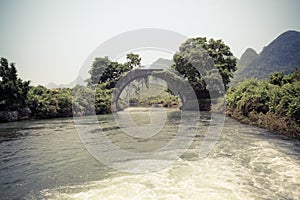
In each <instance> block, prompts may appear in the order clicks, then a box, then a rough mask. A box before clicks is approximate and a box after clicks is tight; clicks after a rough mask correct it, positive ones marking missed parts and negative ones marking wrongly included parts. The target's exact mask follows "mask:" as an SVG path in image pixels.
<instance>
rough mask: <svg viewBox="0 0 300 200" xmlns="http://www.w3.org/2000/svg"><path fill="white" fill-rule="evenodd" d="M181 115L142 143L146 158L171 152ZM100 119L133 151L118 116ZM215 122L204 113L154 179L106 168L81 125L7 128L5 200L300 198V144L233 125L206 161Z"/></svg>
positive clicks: (0, 136) (0, 179) (2, 167)
mask: <svg viewBox="0 0 300 200" xmlns="http://www.w3.org/2000/svg"><path fill="white" fill-rule="evenodd" d="M179 115H180V112H179V111H170V112H168V116H167V119H168V121H169V122H168V123H166V124H165V127H164V129H162V130H161V132H160V136H159V137H152V138H151V139H149V140H147V141H145V140H143V139H140V140H136V141H135V143H134V144H135V145H136V146H137V148H139V149H141V148H142V149H143V151H153V150H155V149H156V148H160V147H161V146H163V145H165V144H166V141H167V140H168V139H170V138H172V134H173V133H174V131H176V130H175V128H176V126H177V125H178V122H177V121H178V116H179ZM136 116H138V114H137V115H136ZM98 119H99V121H100V123H102V124H103V125H104V126H105V129H103V132H105V133H109V134H110V135H113V136H112V138H113V140H114V141H117V142H116V144H117V145H118V146H120V147H121V148H126V146H128V145H129V144H132V141H130V139H128V136H126V137H125V136H124V134H117V133H118V132H119V131H120V130H119V129H118V128H116V125H115V124H114V118H113V116H112V115H101V116H98ZM144 119H145V117H135V120H137V121H138V120H141V123H143V120H144ZM209 121H210V119H209V117H208V113H204V114H202V115H201V120H200V127H201V128H200V129H199V134H197V135H196V136H195V137H194V139H193V143H192V145H191V146H190V147H189V149H188V150H187V151H186V152H185V153H184V154H183V155H182V156H180V158H179V159H177V160H175V161H174V162H173V163H172V164H171V165H169V166H167V167H164V168H163V169H160V170H157V171H152V172H149V173H129V172H124V171H119V170H115V169H113V168H110V167H107V166H106V165H104V164H102V163H101V162H99V161H98V160H97V159H95V158H94V157H93V156H92V155H91V154H90V153H89V152H88V151H87V150H86V148H85V147H84V145H83V144H82V142H81V140H80V137H79V135H78V133H77V131H76V129H75V127H74V121H73V118H63V119H49V120H33V121H21V122H13V123H4V124H0V149H1V151H0V163H1V164H0V193H1V195H0V199H10V200H11V199H117V200H118V199H147V200H148V199H149V200H150V199H151V200H152V199H153V200H154V199H155V200H156V199H174V200H177V199H189V200H190V199H196V200H201V199H300V189H299V188H300V142H299V141H297V140H294V139H290V138H287V137H285V136H282V135H277V134H275V133H272V132H270V131H267V130H264V129H260V128H257V127H253V126H249V125H243V124H240V123H239V122H237V121H236V120H234V119H231V118H226V121H225V124H224V128H223V131H222V134H221V135H220V137H219V139H218V141H217V143H216V145H215V146H214V148H213V149H212V150H211V152H210V153H209V155H208V156H207V157H206V158H204V159H199V145H200V144H201V143H199V140H201V139H203V135H202V134H203V133H202V132H203V130H206V128H207V126H208V124H209V123H208V122H209ZM187 135H188V134H187ZM187 137H188V136H187ZM135 151H136V149H135ZM112 156H117V155H113V153H112Z"/></svg>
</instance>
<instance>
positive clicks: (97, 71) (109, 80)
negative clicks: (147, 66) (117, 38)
mask: <svg viewBox="0 0 300 200" xmlns="http://www.w3.org/2000/svg"><path fill="white" fill-rule="evenodd" d="M126 59H127V62H126V63H124V64H122V63H118V62H113V61H111V60H109V59H108V57H104V58H96V59H95V61H94V62H93V65H92V68H91V70H90V71H89V73H90V74H91V78H90V79H89V80H88V84H89V85H95V84H102V83H105V84H106V86H107V89H110V88H113V87H114V86H115V84H116V82H117V81H118V80H119V79H120V78H121V76H122V75H124V73H125V72H128V71H130V70H131V69H133V68H136V67H139V66H140V65H141V58H140V56H139V55H138V54H133V53H130V54H127V57H126Z"/></svg>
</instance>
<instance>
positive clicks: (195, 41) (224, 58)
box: [173, 37, 236, 99]
mask: <svg viewBox="0 0 300 200" xmlns="http://www.w3.org/2000/svg"><path fill="white" fill-rule="evenodd" d="M173 60H174V62H175V64H174V66H173V67H174V69H175V70H176V71H178V72H179V73H180V74H181V75H182V76H183V77H185V78H187V79H188V81H189V82H190V84H191V86H192V87H193V88H194V90H195V92H196V94H197V96H198V98H200V99H201V98H207V97H208V91H207V90H206V89H207V88H206V86H207V80H209V81H215V80H217V79H218V78H217V77H216V76H215V74H216V71H215V70H218V71H219V74H220V75H221V77H222V81H223V84H224V87H225V88H227V87H228V84H229V82H230V78H232V77H233V72H234V71H235V70H236V59H235V58H233V54H232V52H231V51H230V48H229V46H227V45H226V44H225V43H224V42H223V41H222V40H214V39H210V40H209V41H207V39H206V38H205V37H198V38H191V39H188V40H187V41H186V42H184V43H183V44H182V45H181V46H180V48H179V52H177V53H176V54H175V55H174V56H173ZM212 62H213V63H212ZM213 65H214V66H215V67H216V68H215V69H213V67H212V66H213ZM196 67H197V69H198V70H200V72H201V73H200V72H199V71H198V70H197V69H196ZM217 73H218V72H217ZM204 77H206V79H204Z"/></svg>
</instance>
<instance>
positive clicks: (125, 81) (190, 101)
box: [112, 69, 199, 111]
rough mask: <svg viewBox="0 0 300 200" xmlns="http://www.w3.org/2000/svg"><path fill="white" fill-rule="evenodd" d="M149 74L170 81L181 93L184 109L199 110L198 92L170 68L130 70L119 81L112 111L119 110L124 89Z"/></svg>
mask: <svg viewBox="0 0 300 200" xmlns="http://www.w3.org/2000/svg"><path fill="white" fill-rule="evenodd" d="M149 76H152V77H156V78H160V79H162V80H164V81H166V82H167V83H168V88H169V89H170V90H171V91H172V92H173V93H174V94H176V95H179V97H180V99H181V102H182V107H181V109H182V110H199V105H198V101H197V97H196V94H195V92H194V90H193V88H192V87H191V86H190V84H189V83H188V81H186V80H184V79H183V78H181V77H179V76H178V75H176V74H175V73H174V72H172V71H170V70H163V69H135V70H131V71H129V72H128V73H127V74H126V75H125V76H123V77H122V78H120V80H119V81H118V82H117V84H116V86H115V88H114V91H113V97H112V98H113V99H112V111H117V110H119V106H118V100H119V98H120V95H121V93H122V91H123V90H124V89H125V88H126V86H128V85H129V84H130V83H131V82H133V81H134V80H138V79H142V78H147V77H149Z"/></svg>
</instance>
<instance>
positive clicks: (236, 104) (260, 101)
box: [226, 69, 300, 127]
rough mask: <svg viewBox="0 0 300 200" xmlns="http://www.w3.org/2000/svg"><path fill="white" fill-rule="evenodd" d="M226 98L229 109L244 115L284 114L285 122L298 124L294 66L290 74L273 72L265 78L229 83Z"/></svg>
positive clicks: (299, 92) (299, 85)
mask: <svg viewBox="0 0 300 200" xmlns="http://www.w3.org/2000/svg"><path fill="white" fill-rule="evenodd" d="M226 100H227V106H228V108H229V110H230V111H231V112H234V113H238V114H240V115H242V116H244V117H250V118H251V115H252V116H253V115H260V116H261V117H262V116H264V115H268V116H270V115H276V116H277V117H287V118H286V119H285V121H286V123H292V121H294V122H295V123H296V124H298V126H299V127H300V72H299V71H298V69H295V71H294V73H292V74H289V75H284V73H283V72H275V73H273V74H271V75H270V77H269V79H268V80H264V81H261V80H257V79H250V80H246V81H244V82H241V83H240V84H238V86H236V87H231V88H230V89H229V90H228V91H227V95H226ZM261 120H263V118H261ZM266 123H278V122H277V121H273V122H272V121H269V122H266ZM281 126H285V125H282V124H281ZM287 126H289V125H288V124H287Z"/></svg>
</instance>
